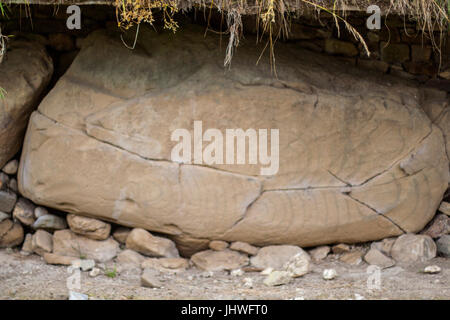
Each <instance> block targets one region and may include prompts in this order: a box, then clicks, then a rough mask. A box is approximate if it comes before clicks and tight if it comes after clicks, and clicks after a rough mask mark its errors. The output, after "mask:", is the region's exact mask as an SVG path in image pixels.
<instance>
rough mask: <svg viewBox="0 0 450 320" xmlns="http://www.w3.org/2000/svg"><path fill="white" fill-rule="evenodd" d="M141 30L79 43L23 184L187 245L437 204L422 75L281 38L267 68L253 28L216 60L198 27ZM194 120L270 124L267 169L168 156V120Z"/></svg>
mask: <svg viewBox="0 0 450 320" xmlns="http://www.w3.org/2000/svg"><path fill="white" fill-rule="evenodd" d="M132 36H133V37H134V34H133V35H132ZM139 39H140V43H138V45H137V47H136V49H135V50H134V51H130V50H128V49H127V48H125V47H124V45H123V43H122V41H121V40H120V38H119V36H118V35H117V34H108V33H107V32H106V31H98V32H95V33H93V34H92V35H90V36H89V37H88V38H87V40H86V41H85V42H84V47H83V49H82V50H81V52H80V54H79V55H78V56H77V58H76V60H75V61H74V63H73V64H72V65H71V67H70V69H69V70H68V71H67V73H66V74H65V75H64V76H63V77H62V78H61V79H60V81H59V82H58V83H57V84H56V86H55V88H54V89H53V90H52V91H51V92H50V93H49V95H48V96H47V97H46V98H45V99H44V101H43V102H42V103H41V105H40V106H39V110H38V112H35V113H34V114H33V115H32V117H31V121H30V123H29V127H28V132H27V136H26V140H25V145H24V148H23V155H22V158H21V164H20V168H19V189H20V191H21V193H22V194H23V195H24V196H26V197H28V198H30V199H32V200H33V201H34V202H35V203H37V204H41V205H45V206H49V207H53V208H56V209H59V210H63V211H67V212H71V213H76V214H80V215H89V216H92V217H98V218H101V219H105V220H109V221H112V222H116V223H118V224H122V225H125V226H128V227H140V228H144V229H147V230H150V231H154V232H160V233H166V234H169V235H171V236H173V238H174V239H175V240H176V241H178V242H179V245H180V246H181V247H183V248H185V249H188V248H189V246H197V248H200V247H202V246H207V245H208V243H209V240H224V241H229V242H232V241H243V242H247V243H250V244H256V245H267V244H294V245H299V246H312V245H319V244H327V243H337V242H344V243H352V242H359V241H369V240H376V239H381V238H385V237H391V236H396V235H400V234H402V233H404V232H417V231H419V230H421V229H422V228H423V227H424V226H425V225H426V224H427V222H429V221H430V219H431V218H432V217H433V215H434V213H435V211H436V209H437V207H438V206H439V203H440V201H441V199H442V195H443V193H444V191H445V189H446V188H447V183H448V181H449V167H448V158H447V155H446V150H445V140H444V135H443V133H442V130H441V129H440V128H439V127H437V126H436V125H434V124H433V123H432V121H431V119H430V117H429V116H428V115H427V113H426V112H425V111H424V109H423V108H424V101H428V100H426V99H425V98H424V94H423V92H422V91H421V89H419V88H417V87H415V86H414V85H412V84H409V83H406V82H404V80H400V79H396V78H393V77H389V76H380V75H376V76H375V75H373V76H372V75H370V74H367V72H366V71H360V70H354V69H352V68H351V67H348V66H345V65H342V63H341V62H340V61H334V60H332V59H330V58H329V57H325V58H324V57H322V56H320V55H318V54H316V53H311V52H308V51H305V50H301V49H297V48H294V47H293V46H291V45H279V46H278V47H277V63H276V68H277V75H278V78H276V77H274V75H273V74H272V73H271V69H270V66H269V64H268V59H266V58H263V59H262V60H261V62H260V63H259V64H258V66H255V62H256V60H257V58H258V56H259V54H260V52H261V51H260V50H261V49H262V48H261V47H255V46H254V44H253V43H251V44H250V45H249V46H242V47H240V48H239V50H237V52H236V54H235V56H234V57H233V61H232V66H231V69H230V70H224V69H223V67H222V64H221V63H222V61H223V54H224V52H223V51H221V50H220V49H219V48H220V46H219V39H218V38H216V37H215V36H208V37H207V38H204V37H203V32H202V30H201V29H199V30H186V29H185V30H184V31H183V30H181V31H180V32H177V33H176V34H175V35H172V34H170V35H168V34H166V33H161V34H156V33H154V32H153V31H149V30H147V29H144V28H142V29H141V32H140V34H139ZM128 40H130V39H128ZM250 42H251V41H250ZM62 102H63V103H62ZM196 120H197V121H202V125H203V132H205V130H206V129H208V128H216V129H218V130H220V132H222V133H223V134H225V130H226V129H235V128H242V129H243V130H247V129H249V128H253V129H255V130H258V129H279V170H278V172H277V173H276V174H274V175H269V176H266V175H261V172H260V169H261V168H262V167H266V166H261V165H251V164H245V165H242V164H241V165H230V164H229V165H226V164H215V163H212V164H209V165H202V164H189V163H177V162H174V161H171V151H172V148H173V147H174V146H175V145H176V144H177V143H178V142H174V141H171V134H172V132H173V131H174V130H175V129H179V128H185V129H187V130H189V132H191V134H192V133H193V125H194V124H193V123H194V121H196ZM207 145H208V143H204V145H203V146H204V147H206V146H207ZM269 145H270V144H269ZM269 148H270V146H269ZM269 153H270V151H269Z"/></svg>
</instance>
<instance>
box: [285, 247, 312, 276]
mask: <svg viewBox="0 0 450 320" xmlns="http://www.w3.org/2000/svg"><path fill="white" fill-rule="evenodd" d="M310 269H311V258H310V257H309V255H308V254H307V253H306V252H305V251H303V252H301V253H297V254H296V255H295V256H293V257H292V258H291V259H289V261H288V262H286V264H285V265H284V270H285V271H287V272H289V274H290V275H291V277H292V278H297V277H301V276H304V275H305V274H307V273H308V272H309V271H310Z"/></svg>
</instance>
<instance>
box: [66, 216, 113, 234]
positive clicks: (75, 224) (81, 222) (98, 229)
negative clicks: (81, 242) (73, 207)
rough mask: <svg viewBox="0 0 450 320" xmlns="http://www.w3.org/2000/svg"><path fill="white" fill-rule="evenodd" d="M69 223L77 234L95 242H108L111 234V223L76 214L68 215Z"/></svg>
mask: <svg viewBox="0 0 450 320" xmlns="http://www.w3.org/2000/svg"><path fill="white" fill-rule="evenodd" d="M67 223H68V224H69V227H70V230H72V231H73V232H75V233H76V234H79V235H82V236H85V237H86V238H89V239H93V240H106V239H108V237H109V234H110V232H111V225H110V224H109V223H106V222H103V221H100V220H98V219H94V218H88V217H83V216H79V215H76V214H69V215H67Z"/></svg>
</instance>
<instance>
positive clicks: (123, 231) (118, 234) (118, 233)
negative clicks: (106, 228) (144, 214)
mask: <svg viewBox="0 0 450 320" xmlns="http://www.w3.org/2000/svg"><path fill="white" fill-rule="evenodd" d="M130 232H131V229H130V228H126V227H118V228H117V229H116V230H114V232H113V238H114V239H116V240H117V241H119V243H122V244H125V243H126V241H127V238H128V235H129V234H130Z"/></svg>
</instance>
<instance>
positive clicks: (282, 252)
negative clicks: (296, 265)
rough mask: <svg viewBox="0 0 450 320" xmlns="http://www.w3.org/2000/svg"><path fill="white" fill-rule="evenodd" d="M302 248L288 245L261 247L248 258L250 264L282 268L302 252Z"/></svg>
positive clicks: (264, 267)
mask: <svg viewBox="0 0 450 320" xmlns="http://www.w3.org/2000/svg"><path fill="white" fill-rule="evenodd" d="M303 253H304V251H303V250H302V248H300V247H297V246H290V245H279V246H267V247H264V248H261V249H260V250H259V251H258V254H257V255H256V256H254V257H252V258H251V259H250V262H251V264H252V266H254V267H257V268H260V269H261V270H263V269H266V268H272V269H275V270H282V269H283V267H284V266H285V264H286V263H287V262H289V260H291V259H292V258H293V257H294V256H295V255H297V254H303Z"/></svg>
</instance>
